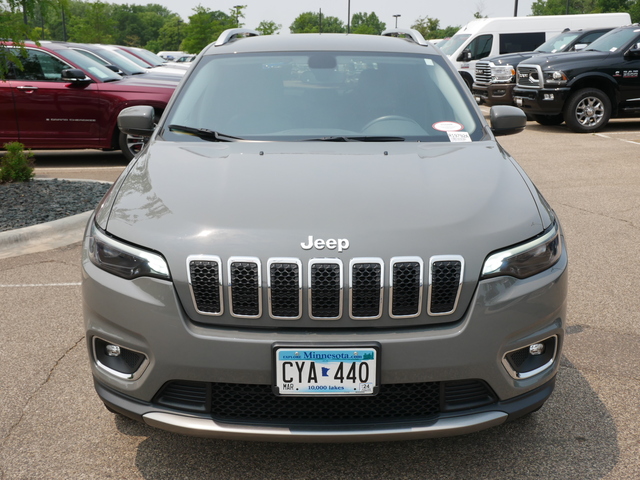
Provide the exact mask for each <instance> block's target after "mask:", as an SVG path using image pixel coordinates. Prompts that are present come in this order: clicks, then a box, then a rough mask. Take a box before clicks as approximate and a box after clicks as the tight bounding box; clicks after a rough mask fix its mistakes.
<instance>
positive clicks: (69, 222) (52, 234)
mask: <svg viewBox="0 0 640 480" xmlns="http://www.w3.org/2000/svg"><path fill="white" fill-rule="evenodd" d="M37 180H48V179H44V178H43V179H37ZM58 180H69V181H73V182H95V183H112V182H103V181H98V180H78V179H75V178H74V179H64V178H60V179H58ZM92 213H93V210H89V211H87V212H84V213H78V214H77V215H71V216H70V217H64V218H60V219H58V220H53V221H51V222H47V223H41V224H38V225H32V226H30V227H24V228H18V229H16V230H9V231H7V232H1V233H0V259H3V258H11V257H17V256H19V255H26V254H29V253H37V252H44V251H46V250H53V249H54V248H60V247H66V246H67V245H71V244H72V243H77V242H81V241H82V237H83V235H84V229H85V227H86V226H87V222H88V221H89V218H90V217H91V214H92Z"/></svg>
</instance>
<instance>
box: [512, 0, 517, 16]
mask: <svg viewBox="0 0 640 480" xmlns="http://www.w3.org/2000/svg"><path fill="white" fill-rule="evenodd" d="M513 16H514V17H517V16H518V0H516V4H515V6H514V7H513Z"/></svg>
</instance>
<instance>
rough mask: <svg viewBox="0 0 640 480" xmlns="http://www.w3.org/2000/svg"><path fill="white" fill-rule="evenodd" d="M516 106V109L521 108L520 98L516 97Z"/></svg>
mask: <svg viewBox="0 0 640 480" xmlns="http://www.w3.org/2000/svg"><path fill="white" fill-rule="evenodd" d="M516 105H517V106H518V107H521V106H522V98H520V97H516Z"/></svg>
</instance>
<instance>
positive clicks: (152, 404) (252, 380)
mask: <svg viewBox="0 0 640 480" xmlns="http://www.w3.org/2000/svg"><path fill="white" fill-rule="evenodd" d="M563 252H564V253H563V254H562V257H561V259H560V261H559V262H558V263H557V264H556V265H555V266H554V267H552V268H550V269H548V270H547V271H545V272H542V273H540V274H538V275H535V276H534V277H531V278H528V279H526V280H517V279H514V278H511V277H498V278H493V279H489V280H485V281H482V282H480V283H479V284H478V287H477V289H476V292H475V295H474V297H473V299H472V302H471V304H470V305H469V307H468V309H467V312H466V314H465V315H464V317H463V318H462V320H460V321H459V322H455V323H452V324H443V325H430V326H420V327H418V326H416V327H414V328H403V329H395V330H392V329H378V330H376V329H372V328H362V329H357V330H356V329H354V330H348V331H334V330H331V331H327V330H322V331H312V330H300V329H295V328H287V329H279V330H275V329H270V330H266V329H265V330H260V329H248V328H229V327H218V326H211V325H202V324H196V323H194V322H192V321H191V320H190V319H189V318H188V317H187V315H186V314H185V313H184V310H183V309H182V307H181V304H180V302H179V300H178V297H177V295H176V293H175V290H174V288H173V285H172V284H171V283H169V282H166V281H162V280H157V279H152V278H138V279H136V280H133V281H127V280H123V279H121V278H118V277H115V276H113V275H111V274H109V273H106V272H104V271H102V270H100V269H98V268H97V267H95V266H94V265H93V264H92V263H91V262H90V261H88V259H86V258H84V259H83V285H82V288H83V297H84V317H85V326H86V332H87V334H86V338H87V345H88V349H89V354H90V358H91V359H92V362H91V367H92V372H93V376H94V379H95V382H96V389H97V391H98V393H99V395H100V397H101V398H102V400H103V401H104V402H105V404H106V405H107V406H109V408H110V409H112V410H114V411H116V412H119V413H122V414H124V415H127V416H130V417H132V418H136V419H138V420H142V421H144V422H146V423H148V424H149V425H153V426H156V427H160V428H163V429H166V430H170V431H174V432H179V433H187V434H191V435H201V436H209V437H216V438H236V439H250V440H270V441H307V442H308V441H318V442H323V441H325V442H327V441H372V440H398V439H410V438H422V437H431V436H447V435H457V434H464V433H469V432H473V431H477V430H480V429H483V428H487V427H491V426H495V425H498V424H500V423H503V422H504V421H506V420H508V419H513V418H517V417H518V416H521V415H524V414H526V413H528V412H530V411H533V410H535V409H537V408H538V407H539V406H540V405H542V403H544V401H545V400H546V398H547V397H548V396H549V395H550V394H551V391H552V389H553V384H554V379H555V375H556V372H557V369H558V366H559V359H560V356H561V350H562V344H563V340H564V323H565V316H566V291H567V277H568V274H567V270H566V267H567V256H566V250H565V249H564V248H563ZM550 337H555V338H556V339H557V344H556V345H557V347H556V350H555V355H554V358H553V362H551V363H550V364H549V365H547V366H546V367H545V368H544V369H542V371H540V372H539V373H537V374H535V375H533V376H531V377H526V376H523V377H518V376H513V374H512V373H510V372H509V371H508V369H507V368H505V365H504V364H503V361H504V357H505V355H507V354H508V353H509V352H512V351H514V350H517V349H522V348H523V347H526V346H528V345H530V344H533V343H536V342H541V341H543V340H544V339H548V338H550ZM96 338H99V339H102V340H104V341H106V342H113V343H115V344H118V345H121V346H123V347H125V348H127V349H130V350H131V351H133V352H139V353H141V354H143V355H144V356H145V360H146V361H145V362H142V364H141V365H143V367H142V366H141V367H140V368H143V371H138V372H136V374H135V375H130V376H128V377H127V376H125V377H123V376H118V375H114V374H113V373H112V372H110V371H109V370H108V369H105V368H104V366H103V365H101V364H100V362H99V361H97V359H96V355H95V351H94V345H95V343H96V342H95V339H96ZM276 342H287V343H290V344H291V343H293V344H295V343H300V344H309V343H321V342H325V343H333V344H335V343H343V344H344V345H350V346H352V345H358V344H360V343H367V342H377V343H379V344H380V349H381V350H380V352H381V364H380V368H381V378H380V381H381V385H382V387H384V386H385V385H394V384H410V383H420V382H442V383H443V384H444V383H447V382H458V381H465V380H468V379H477V380H478V381H479V382H482V383H484V384H486V385H488V387H489V390H490V391H491V395H492V397H493V398H494V400H493V401H491V402H490V403H488V404H483V405H482V406H480V407H476V406H474V405H472V404H469V408H465V409H462V410H460V409H458V410H456V411H451V410H450V409H449V410H448V409H447V408H444V409H442V410H441V411H439V413H437V414H435V415H432V416H428V417H425V418H412V419H411V420H410V421H407V420H406V418H395V419H385V420H382V421H379V422H378V421H376V422H366V421H364V423H363V422H360V423H355V424H354V423H353V422H325V423H316V424H310V423H308V422H306V423H305V422H300V421H295V422H291V423H287V422H286V421H285V420H281V419H280V420H278V421H274V422H269V421H261V422H254V421H251V420H246V419H243V418H238V419H235V420H229V419H228V418H226V419H224V421H220V419H216V418H215V416H214V415H212V414H211V413H209V412H203V413H197V412H188V411H184V410H181V409H176V408H171V406H168V405H167V404H166V403H165V404H161V403H159V402H158V401H157V399H158V394H159V392H161V391H162V389H163V388H164V387H165V386H166V385H167V384H168V383H171V382H174V381H179V382H193V383H196V384H198V383H204V384H209V383H210V382H213V383H216V384H234V385H237V384H241V385H249V384H250V385H258V386H269V385H271V384H272V355H273V353H272V346H273V344H274V343H276Z"/></svg>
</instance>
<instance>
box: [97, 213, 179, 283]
mask: <svg viewBox="0 0 640 480" xmlns="http://www.w3.org/2000/svg"><path fill="white" fill-rule="evenodd" d="M89 259H90V260H91V263H93V264H94V265H95V266H96V267H98V268H101V269H102V270H104V271H106V272H109V273H112V274H114V275H117V276H118V277H122V278H126V279H127V280H132V279H134V278H138V277H154V278H160V279H162V280H171V275H170V274H169V266H168V265H167V262H166V261H165V260H164V258H162V256H161V255H159V254H157V253H153V252H150V251H147V250H143V249H141V248H138V247H133V246H131V245H128V244H126V243H123V242H120V241H117V240H114V239H113V238H111V237H109V236H107V235H105V234H104V233H103V232H102V231H100V229H99V228H98V227H97V226H96V225H95V223H93V222H92V224H91V230H90V232H89Z"/></svg>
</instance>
